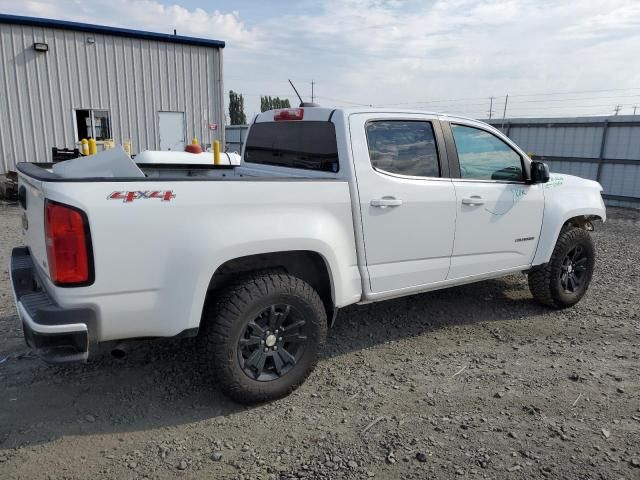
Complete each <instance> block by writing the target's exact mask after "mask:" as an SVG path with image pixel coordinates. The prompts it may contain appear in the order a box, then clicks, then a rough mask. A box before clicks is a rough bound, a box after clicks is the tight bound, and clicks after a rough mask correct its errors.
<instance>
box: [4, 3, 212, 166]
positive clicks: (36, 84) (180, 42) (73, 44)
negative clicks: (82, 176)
mask: <svg viewBox="0 0 640 480" xmlns="http://www.w3.org/2000/svg"><path fill="white" fill-rule="evenodd" d="M223 48H224V42H222V41H219V40H210V39H202V38H192V37H184V36H180V35H169V34H162V33H151V32H144V31H137V30H129V29H122V28H112V27H104V26H98V25H88V24H82V23H75V22H66V21H60V20H48V19H42V18H32V17H22V16H15V15H0V173H5V172H6V171H8V170H15V165H16V163H17V162H21V161H37V162H50V161H51V158H52V153H51V152H52V147H57V148H69V149H73V148H78V146H79V144H80V140H81V139H83V138H89V137H94V138H95V139H96V140H97V142H98V146H99V148H100V145H101V144H102V143H103V142H104V141H105V140H109V139H113V140H114V141H115V143H121V144H122V143H124V142H125V141H127V140H130V141H131V145H132V151H133V153H136V152H140V151H142V150H146V149H155V150H158V149H160V150H182V149H183V148H184V146H185V143H186V142H190V141H191V139H192V137H194V136H195V137H197V138H198V139H199V140H200V142H201V143H203V144H209V143H211V142H212V141H213V140H220V141H221V142H222V144H223V145H224V138H223V137H224V95H223V84H222V49H223Z"/></svg>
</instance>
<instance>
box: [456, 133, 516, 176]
mask: <svg viewBox="0 0 640 480" xmlns="http://www.w3.org/2000/svg"><path fill="white" fill-rule="evenodd" d="M451 130H452V132H453V139H454V141H455V143H456V149H457V151H458V162H459V163H460V177H461V178H468V179H474V180H502V181H517V182H521V181H523V180H524V174H523V168H522V158H521V157H520V155H519V154H518V153H517V152H516V151H515V150H513V149H512V148H511V147H510V146H509V145H507V144H506V143H505V142H503V141H502V140H500V139H499V138H498V137H496V136H495V135H493V134H491V133H489V132H486V131H484V130H480V129H479V128H474V127H468V126H465V125H454V124H452V125H451Z"/></svg>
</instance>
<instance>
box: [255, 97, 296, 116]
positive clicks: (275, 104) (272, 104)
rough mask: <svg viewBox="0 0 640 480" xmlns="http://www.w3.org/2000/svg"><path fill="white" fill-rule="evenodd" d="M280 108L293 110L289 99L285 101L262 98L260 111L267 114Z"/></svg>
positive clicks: (274, 98) (277, 98)
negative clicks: (268, 111)
mask: <svg viewBox="0 0 640 480" xmlns="http://www.w3.org/2000/svg"><path fill="white" fill-rule="evenodd" d="M278 108H291V104H290V103H289V99H288V98H285V99H284V100H283V99H281V98H280V97H271V96H264V97H260V111H261V112H266V111H267V110H275V109H278Z"/></svg>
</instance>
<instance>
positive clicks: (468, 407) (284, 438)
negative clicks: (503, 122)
mask: <svg viewBox="0 0 640 480" xmlns="http://www.w3.org/2000/svg"><path fill="white" fill-rule="evenodd" d="M609 214H610V216H611V218H610V221H609V222H607V223H606V224H604V225H598V226H597V228H598V229H597V231H596V232H595V233H594V237H595V240H596V243H597V249H598V256H599V257H598V262H597V269H596V273H595V275H594V281H593V283H592V286H591V289H590V291H589V292H588V294H587V296H586V297H585V298H584V299H583V301H582V302H581V303H580V304H578V305H577V306H575V307H574V308H572V309H569V310H566V311H562V312H556V311H551V310H549V309H546V308H544V307H541V306H539V305H537V304H536V303H534V301H533V300H532V298H531V295H530V294H529V291H528V290H527V287H526V279H525V277H524V276H511V277H507V278H504V279H500V280H495V281H488V282H483V283H480V284H476V285H469V286H464V287H459V288H454V289H449V290H444V291H440V292H434V293H429V294H424V295H416V296H412V297H408V298H403V299H399V300H394V301H389V302H384V303H379V304H372V305H366V306H355V307H350V308H348V309H345V310H344V311H342V312H341V313H340V316H339V318H338V323H337V326H336V327H335V328H334V329H333V330H332V331H330V334H329V341H328V347H327V349H326V351H325V352H324V355H323V359H322V360H321V361H320V363H319V365H318V368H317V369H316V370H315V372H314V373H313V374H312V375H311V376H310V378H309V379H308V381H307V382H306V383H305V384H304V385H303V386H302V387H301V388H300V389H299V390H298V391H296V392H295V393H294V394H292V395H291V396H290V397H288V398H286V399H283V400H280V401H277V402H273V403H270V404H266V405H261V406H256V407H243V406H239V405H236V404H234V403H232V402H230V401H228V400H226V399H225V398H224V397H223V396H222V395H221V394H220V393H219V392H218V391H217V390H216V389H215V387H213V386H211V385H209V384H208V383H207V382H206V381H205V380H204V378H203V376H201V375H200V374H198V373H197V372H195V371H194V370H193V368H192V365H193V355H194V353H193V343H192V341H187V340H182V341H161V342H144V343H142V342H140V343H138V344H137V345H136V346H135V348H133V350H132V353H131V354H130V355H129V357H128V358H127V360H125V361H118V360H115V359H112V358H110V357H109V356H107V355H104V356H101V357H98V358H96V359H94V360H93V361H91V362H90V363H87V364H84V365H72V366H65V367H56V366H48V365H46V364H44V363H42V362H41V361H40V360H38V359H37V358H34V357H33V356H32V355H31V354H30V352H29V350H28V348H27V347H25V345H24V343H23V340H22V333H21V329H20V326H19V324H18V320H17V317H16V315H15V309H14V306H13V298H12V295H11V292H10V289H9V281H8V272H7V267H6V265H7V262H8V257H9V255H10V251H11V248H12V247H13V246H14V245H17V244H19V242H20V239H19V237H20V233H19V232H20V217H19V212H18V209H17V208H16V207H12V206H0V264H1V265H2V266H3V267H2V268H1V269H0V272H1V275H0V362H1V363H0V478H24V479H38V478H47V479H63V478H64V479H84V478H93V479H102V478H123V479H124V478H127V479H128V478H176V477H177V478H238V479H260V478H263V479H268V478H272V479H289V478H309V479H316V478H348V479H351V478H353V479H355V478H405V479H411V478H415V479H424V478H463V477H471V478H473V477H477V478H545V477H546V478H567V479H577V478H579V479H591V478H593V479H596V478H601V479H609V478H611V479H620V478H626V479H638V478H640V363H639V360H640V322H639V312H640V306H639V304H640V302H639V300H638V297H639V295H640V291H639V290H640V280H639V279H640V264H639V263H638V259H640V237H639V234H640V212H633V211H625V210H616V209H610V211H609Z"/></svg>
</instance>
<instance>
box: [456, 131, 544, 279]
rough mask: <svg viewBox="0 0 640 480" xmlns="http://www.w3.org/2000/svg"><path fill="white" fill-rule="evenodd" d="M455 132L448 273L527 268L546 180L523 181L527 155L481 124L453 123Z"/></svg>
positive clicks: (535, 241) (460, 274)
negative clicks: (456, 175) (452, 232)
mask: <svg viewBox="0 0 640 480" xmlns="http://www.w3.org/2000/svg"><path fill="white" fill-rule="evenodd" d="M445 128H446V126H445ZM451 132H452V135H453V140H454V143H455V150H456V153H457V160H458V165H459V170H460V172H459V173H460V175H459V178H455V179H454V180H453V185H454V186H455V190H456V197H457V207H456V209H457V221H456V234H455V242H454V247H453V255H452V257H451V270H450V272H449V276H448V279H457V278H464V277H471V276H475V275H483V274H489V273H493V272H498V271H502V270H511V269H516V268H520V267H522V268H527V267H528V266H529V265H530V264H531V262H532V260H533V255H534V253H535V250H536V246H537V244H538V235H539V234H540V226H541V225H542V213H543V209H544V192H543V186H542V185H531V184H528V183H526V182H525V181H524V179H525V175H526V173H525V164H524V162H527V161H528V159H525V158H523V156H522V155H521V154H520V153H519V152H517V151H516V150H515V149H514V148H512V147H511V146H510V145H509V144H508V143H506V142H505V141H504V140H503V139H501V138H499V137H498V136H496V135H495V134H494V133H492V132H489V131H487V130H484V129H481V128H478V127H477V126H471V125H464V124H451Z"/></svg>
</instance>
